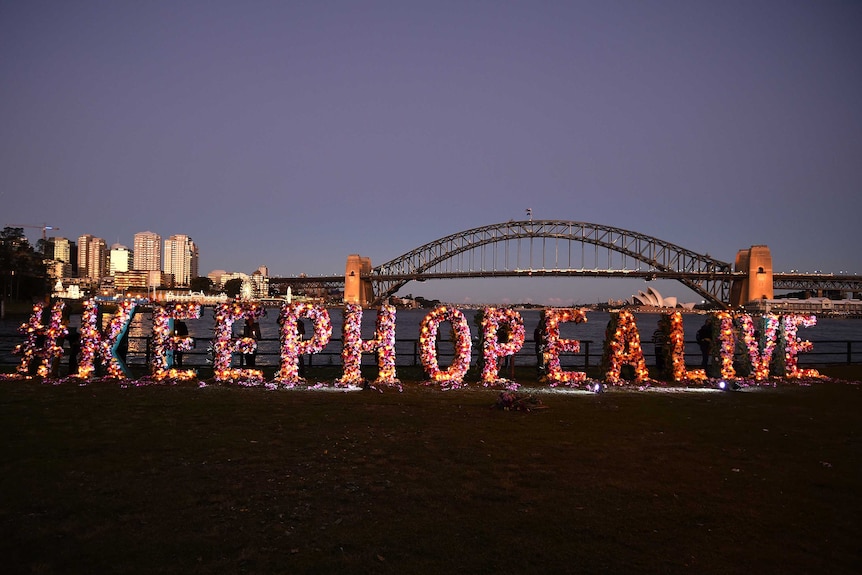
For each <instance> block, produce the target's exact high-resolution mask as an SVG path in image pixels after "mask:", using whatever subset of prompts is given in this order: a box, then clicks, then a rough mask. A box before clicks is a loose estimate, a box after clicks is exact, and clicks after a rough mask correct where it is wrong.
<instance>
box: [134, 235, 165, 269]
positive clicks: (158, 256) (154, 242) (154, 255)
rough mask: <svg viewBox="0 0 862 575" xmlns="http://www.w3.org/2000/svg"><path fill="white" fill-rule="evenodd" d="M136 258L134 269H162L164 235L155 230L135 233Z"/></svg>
mask: <svg viewBox="0 0 862 575" xmlns="http://www.w3.org/2000/svg"><path fill="white" fill-rule="evenodd" d="M132 249H133V250H134V254H135V256H134V260H133V261H132V269H135V270H141V271H143V270H148V271H161V269H162V236H160V235H159V234H156V233H153V232H139V233H137V234H135V243H134V245H133V247H132Z"/></svg>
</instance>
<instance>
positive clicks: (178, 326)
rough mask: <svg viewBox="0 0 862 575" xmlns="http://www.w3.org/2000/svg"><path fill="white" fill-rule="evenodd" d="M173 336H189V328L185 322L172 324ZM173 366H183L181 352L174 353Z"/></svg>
mask: <svg viewBox="0 0 862 575" xmlns="http://www.w3.org/2000/svg"><path fill="white" fill-rule="evenodd" d="M174 335H175V336H177V337H186V336H187V335H189V328H188V326H187V325H186V322H184V321H180V320H178V321H175V322H174ZM174 365H175V366H177V367H182V366H183V352H181V351H175V352H174Z"/></svg>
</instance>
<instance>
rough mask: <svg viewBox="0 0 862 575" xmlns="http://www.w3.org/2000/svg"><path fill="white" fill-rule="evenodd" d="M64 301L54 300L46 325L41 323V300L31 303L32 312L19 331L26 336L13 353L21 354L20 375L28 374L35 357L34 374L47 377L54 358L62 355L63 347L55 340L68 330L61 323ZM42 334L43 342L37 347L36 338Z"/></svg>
mask: <svg viewBox="0 0 862 575" xmlns="http://www.w3.org/2000/svg"><path fill="white" fill-rule="evenodd" d="M64 307H65V303H64V302H62V301H59V300H58V301H56V302H54V305H53V306H52V308H51V317H50V319H49V322H48V325H47V326H46V325H43V324H42V316H43V314H44V310H45V306H44V303H43V302H37V303H35V304H33V312H32V314H31V315H30V320H29V321H28V322H27V323H25V324H22V325H21V327H20V328H19V331H20V332H21V333H23V334H24V335H25V336H26V339H25V341H24V343H23V344H20V345H18V346H16V347H15V349H14V350H13V353H14V354H16V355H17V354H21V363H20V364H19V365H18V368H17V371H18V373H20V374H22V375H29V373H30V366H31V365H32V364H33V362H34V361H36V360H37V359H38V360H39V365H38V366H36V375H38V376H39V377H47V376H48V374H49V372H50V369H51V365H52V364H53V363H54V360H55V359H57V358H59V357H61V356H62V355H63V348H62V347H60V346H59V345H58V344H57V342H58V340H59V339H60V338H61V337H63V336H65V335H66V334H67V333H68V332H67V330H66V327H65V326H64V325H63V308H64ZM39 336H42V337H43V339H44V340H45V343H44V344H43V346H42V347H41V348H39V347H38V338H39Z"/></svg>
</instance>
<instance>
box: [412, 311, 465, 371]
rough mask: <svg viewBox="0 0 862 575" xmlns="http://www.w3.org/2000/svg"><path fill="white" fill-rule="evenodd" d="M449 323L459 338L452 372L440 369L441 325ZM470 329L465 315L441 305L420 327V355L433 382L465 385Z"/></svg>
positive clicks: (429, 314)
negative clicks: (439, 338)
mask: <svg viewBox="0 0 862 575" xmlns="http://www.w3.org/2000/svg"><path fill="white" fill-rule="evenodd" d="M443 322H449V323H450V324H451V325H452V331H453V333H454V336H455V342H454V344H455V357H454V358H453V359H452V364H451V365H450V366H449V368H448V369H446V370H442V369H440V364H439V362H438V360H437V333H438V332H439V331H440V324H441V323H443ZM471 346H472V342H471V341H470V326H469V325H468V324H467V318H466V317H464V314H463V313H462V312H461V311H460V310H458V309H455V308H450V307H447V306H438V307H436V308H434V309H433V310H431V311H430V312H429V313H428V315H426V316H425V317H424V318H423V319H422V323H421V325H420V328H419V355H420V358H421V360H422V367H423V368H424V369H425V373H426V374H427V375H428V377H429V378H431V380H432V381H434V382H437V383H446V384H449V385H450V386H452V387H458V386H460V385H462V384H463V382H464V375H466V373H467V370H468V369H469V368H470V352H471V350H472V347H471Z"/></svg>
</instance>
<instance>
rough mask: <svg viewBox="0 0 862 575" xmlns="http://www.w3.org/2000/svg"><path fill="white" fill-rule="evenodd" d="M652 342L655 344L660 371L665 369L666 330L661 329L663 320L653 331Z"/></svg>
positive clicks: (656, 362) (656, 359)
mask: <svg viewBox="0 0 862 575" xmlns="http://www.w3.org/2000/svg"><path fill="white" fill-rule="evenodd" d="M652 343H653V346H655V366H656V369H658V371H659V373H661V372H663V371H664V332H663V331H662V329H661V322H659V326H658V327H657V328H656V330H655V331H654V332H652Z"/></svg>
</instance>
